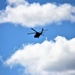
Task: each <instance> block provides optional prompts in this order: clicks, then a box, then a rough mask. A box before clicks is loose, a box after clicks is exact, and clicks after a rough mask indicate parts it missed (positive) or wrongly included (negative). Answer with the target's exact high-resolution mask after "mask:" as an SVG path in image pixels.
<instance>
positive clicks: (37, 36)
mask: <svg viewBox="0 0 75 75" xmlns="http://www.w3.org/2000/svg"><path fill="white" fill-rule="evenodd" d="M31 29H32V30H33V31H35V32H33V33H28V34H35V35H34V38H39V37H40V35H43V36H44V34H43V32H44V31H47V30H44V29H43V28H42V30H41V32H37V31H36V30H35V29H33V28H31Z"/></svg>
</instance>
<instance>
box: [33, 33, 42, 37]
mask: <svg viewBox="0 0 75 75" xmlns="http://www.w3.org/2000/svg"><path fill="white" fill-rule="evenodd" d="M41 34H42V33H39V32H36V33H35V35H34V38H39V37H40V35H41Z"/></svg>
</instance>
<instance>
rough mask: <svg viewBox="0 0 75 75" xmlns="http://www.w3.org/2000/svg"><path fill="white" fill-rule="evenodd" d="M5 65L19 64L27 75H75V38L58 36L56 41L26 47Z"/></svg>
mask: <svg viewBox="0 0 75 75" xmlns="http://www.w3.org/2000/svg"><path fill="white" fill-rule="evenodd" d="M5 64H6V65H8V66H10V67H13V66H14V65H17V64H19V65H21V66H23V67H25V74H31V75H75V38H73V39H70V40H67V39H66V38H65V37H61V36H58V37H56V38H55V41H48V40H45V41H44V42H42V43H36V44H28V45H25V46H24V47H23V48H22V49H19V50H17V51H16V52H15V53H13V54H12V55H11V57H10V58H8V59H7V60H6V61H5Z"/></svg>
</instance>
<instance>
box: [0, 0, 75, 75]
mask: <svg viewBox="0 0 75 75" xmlns="http://www.w3.org/2000/svg"><path fill="white" fill-rule="evenodd" d="M13 1H14V2H13ZM16 1H17V0H12V1H11V0H1V1H0V17H1V18H0V20H1V21H0V60H2V61H0V74H1V75H5V74H7V75H35V74H36V75H44V73H42V72H40V70H39V71H37V70H36V71H35V72H36V73H34V72H33V71H31V69H33V68H31V69H30V64H31V63H30V64H27V63H26V64H22V63H21V62H20V59H18V60H16V61H18V63H15V59H17V56H16V54H17V51H19V50H21V51H24V52H25V47H27V49H26V52H27V50H28V51H30V48H31V49H33V48H37V47H34V46H35V45H36V44H38V43H39V44H40V46H41V45H42V44H43V43H44V42H45V40H47V42H50V43H51V44H52V45H53V43H52V42H51V41H53V42H54V43H55V44H56V42H57V41H60V39H61V40H63V39H64V38H65V39H66V40H67V41H69V42H70V43H71V44H69V46H71V48H72V49H71V48H70V49H71V50H74V48H75V47H74V46H73V45H74V42H71V41H70V40H72V39H73V38H75V1H74V0H27V2H28V3H29V5H30V8H28V7H27V8H26V10H27V9H28V10H30V9H31V7H32V8H34V9H37V8H36V6H37V7H39V9H40V7H42V6H41V5H46V3H50V4H52V5H51V6H52V8H53V9H51V10H52V11H54V9H56V11H57V10H58V11H59V12H54V15H55V16H56V18H53V17H54V15H52V16H51V15H49V14H48V11H47V12H46V16H47V17H46V16H45V17H44V18H42V17H38V18H37V16H39V14H38V13H37V16H35V15H36V12H34V11H35V10H34V11H32V9H31V10H30V11H29V12H28V11H26V10H25V11H24V9H23V10H22V9H21V7H20V5H23V7H26V5H25V6H24V4H23V3H22V2H23V1H24V0H22V2H21V0H19V1H20V2H16ZM24 2H25V1H24ZM34 2H35V4H34V5H33V3H34ZM17 3H18V4H17ZM37 3H39V5H38V4H37ZM53 3H54V4H53ZM65 3H66V5H64V4H65ZM12 4H14V7H12ZM60 4H61V5H60ZM53 6H55V7H53ZM17 7H18V9H16V8H17ZM64 7H65V8H64ZM67 7H68V8H67ZM70 7H71V8H70ZM58 8H61V9H62V10H63V9H64V13H63V14H64V15H65V16H64V15H63V14H60V11H61V10H60V9H58ZM49 9H50V8H49ZM16 10H19V12H18V11H16ZM51 10H50V12H51ZM68 10H69V11H70V12H69V11H68ZM21 11H24V12H23V13H25V12H26V13H29V14H28V17H27V16H26V15H27V14H26V15H23V16H24V18H22V17H23V16H22V17H21V16H20V15H19V14H20V13H22V12H21ZM39 11H40V10H39ZM44 11H46V10H45V9H44ZM37 12H38V9H37ZM41 12H42V11H40V13H41ZM50 12H49V13H50ZM68 12H69V13H68ZM14 13H15V14H18V15H17V16H19V17H21V19H20V18H17V17H16V15H14ZM30 13H34V14H35V15H33V17H32V15H31V14H30ZM52 13H53V12H51V14H52ZM56 13H58V15H59V14H60V15H61V16H58V15H57V14H56ZM65 13H68V14H69V15H70V16H71V17H70V16H69V15H67V14H65ZM62 15H63V16H64V17H63V16H62ZM49 16H50V18H51V17H52V18H51V19H49V20H47V19H48V18H49ZM36 18H37V19H36ZM19 19H20V20H19ZM24 19H25V20H24ZM38 19H40V20H38ZM42 19H44V20H42ZM21 20H22V21H21ZM46 20H47V21H46ZM31 27H33V28H35V29H36V30H37V31H41V29H42V27H43V28H44V29H48V31H46V32H45V34H44V35H45V36H40V38H39V39H37V38H34V35H33V34H32V35H27V33H29V32H33V31H32V30H31V29H30V28H31ZM58 36H60V37H59V38H58V39H57V40H56V42H55V40H54V39H55V38H56V37H58ZM61 37H62V38H61ZM63 37H64V38H63ZM63 41H64V40H63ZM74 41H75V40H74ZM60 42H61V41H60ZM30 44H31V46H30ZM58 44H60V43H59V42H58ZM23 45H24V47H23ZM46 45H47V44H46ZM28 46H29V47H30V48H28ZM47 46H48V45H47ZM32 47H33V48H32ZM52 47H53V46H52ZM55 48H56V46H55ZM64 48H65V47H64ZM40 49H41V48H40ZM47 49H48V50H50V46H49V47H48V48H47ZM57 49H59V46H58V48H57ZM57 49H56V50H57ZM67 50H68V48H67ZM36 51H37V49H36ZM33 52H34V50H33ZM56 53H57V52H56ZM64 53H65V51H64V52H62V55H64ZM74 53H75V51H74ZM14 54H15V55H14ZM28 54H30V53H28ZM44 55H45V54H44ZM12 56H14V57H15V58H13V61H12ZM69 56H70V54H69ZM69 56H68V57H69ZM35 57H36V55H35ZM45 57H46V56H45ZM62 57H66V56H62ZM27 58H30V57H27ZM27 58H26V57H25V58H24V59H25V61H26V59H27ZM48 58H49V57H48ZM72 58H74V56H73V57H72ZM72 58H71V59H72ZM40 59H42V58H41V57H40ZM60 59H61V58H60ZM9 60H10V61H11V62H9ZM61 60H63V59H61ZM30 61H33V59H32V58H31V59H30V60H27V62H30ZM39 61H40V60H38V62H39ZM44 61H46V60H44ZM48 61H49V59H48ZM64 61H65V60H64ZM68 61H70V60H68ZM73 61H74V60H73ZM73 61H72V63H73ZM33 62H34V61H33ZM66 62H67V61H65V63H66ZM54 63H55V62H54ZM59 63H61V62H59ZM65 63H64V64H65ZM13 64H14V65H15V66H13ZM67 64H68V62H67ZM70 64H71V63H70ZM11 65H12V67H13V68H12V69H11V68H10V66H11ZM24 65H26V66H24ZM37 65H39V64H37ZM74 65H75V64H73V66H74ZM27 66H28V69H27ZM40 66H41V65H40ZM45 66H46V65H45ZM47 66H48V65H47ZM47 66H46V67H47ZM58 66H59V65H58ZM73 66H72V67H73ZM53 67H54V66H53ZM48 68H49V69H50V70H52V72H54V70H55V68H51V66H50V67H47V70H48ZM57 69H58V68H57ZM64 69H65V68H64ZM68 69H70V68H68ZM68 69H67V71H68ZM33 70H34V69H33ZM41 70H43V69H42V68H41ZM71 70H73V71H74V72H73V73H72V74H75V67H74V68H72V69H71ZM26 71H27V72H26ZM37 72H38V73H37ZM48 72H49V71H48ZM58 72H60V71H58ZM62 72H63V70H62ZM72 74H71V73H70V74H69V73H68V74H67V75H72ZM46 75H50V74H49V73H48V74H46ZM54 75H55V74H54ZM57 75H58V74H57ZM60 75H64V73H63V74H60Z"/></svg>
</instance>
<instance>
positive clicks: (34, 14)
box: [0, 0, 75, 27]
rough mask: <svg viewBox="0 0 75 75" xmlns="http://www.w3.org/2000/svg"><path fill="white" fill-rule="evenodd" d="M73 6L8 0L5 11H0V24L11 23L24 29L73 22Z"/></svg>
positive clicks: (74, 17)
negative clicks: (24, 27)
mask: <svg viewBox="0 0 75 75" xmlns="http://www.w3.org/2000/svg"><path fill="white" fill-rule="evenodd" d="M74 14H75V6H72V5H70V4H67V3H65V4H61V5H56V4H52V3H47V4H43V5H40V3H32V4H29V3H28V2H27V1H24V0H8V6H7V7H6V10H4V11H0V17H1V19H0V23H4V22H11V23H16V24H21V25H22V26H26V27H34V26H42V25H46V24H51V23H60V22H62V21H70V22H75V15H74Z"/></svg>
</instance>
